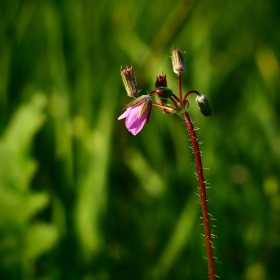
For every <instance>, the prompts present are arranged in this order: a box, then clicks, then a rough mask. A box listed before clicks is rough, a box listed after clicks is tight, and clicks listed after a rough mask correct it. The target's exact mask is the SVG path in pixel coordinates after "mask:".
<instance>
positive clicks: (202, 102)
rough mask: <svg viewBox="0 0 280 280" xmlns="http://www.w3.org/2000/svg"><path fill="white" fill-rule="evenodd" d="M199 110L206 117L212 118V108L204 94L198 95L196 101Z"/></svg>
mask: <svg viewBox="0 0 280 280" xmlns="http://www.w3.org/2000/svg"><path fill="white" fill-rule="evenodd" d="M195 101H196V103H197V106H198V109H199V110H200V112H201V113H202V114H203V115H204V116H205V117H210V116H211V111H212V110H211V106H210V103H209V101H208V99H207V97H206V96H205V95H204V94H201V95H198V96H197V97H196V99H195Z"/></svg>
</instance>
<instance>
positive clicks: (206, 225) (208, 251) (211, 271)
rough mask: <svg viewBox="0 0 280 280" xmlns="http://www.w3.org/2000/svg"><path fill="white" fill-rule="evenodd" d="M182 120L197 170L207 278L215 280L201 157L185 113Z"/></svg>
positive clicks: (192, 128) (190, 122)
mask: <svg viewBox="0 0 280 280" xmlns="http://www.w3.org/2000/svg"><path fill="white" fill-rule="evenodd" d="M184 119H185V122H186V125H187V128H188V131H189V134H190V137H191V141H192V146H193V152H194V157H195V164H196V170H197V177H198V182H199V195H200V202H201V211H202V218H203V227H204V237H205V245H206V254H207V261H208V276H209V279H210V280H215V269H214V257H213V248H212V241H211V229H210V221H209V214H208V207H207V197H206V188H205V180H204V175H203V168H202V162H201V155H200V150H199V145H198V141H197V137H196V133H195V130H194V127H193V124H192V121H191V119H190V117H189V114H188V113H187V112H185V113H184Z"/></svg>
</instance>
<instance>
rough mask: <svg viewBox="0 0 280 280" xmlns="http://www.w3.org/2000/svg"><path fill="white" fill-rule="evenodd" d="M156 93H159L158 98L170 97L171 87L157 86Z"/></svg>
mask: <svg viewBox="0 0 280 280" xmlns="http://www.w3.org/2000/svg"><path fill="white" fill-rule="evenodd" d="M156 93H157V94H158V95H159V97H160V98H164V99H165V98H170V97H171V96H172V94H173V91H172V89H171V88H168V87H158V88H156Z"/></svg>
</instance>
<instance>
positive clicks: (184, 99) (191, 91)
mask: <svg viewBox="0 0 280 280" xmlns="http://www.w3.org/2000/svg"><path fill="white" fill-rule="evenodd" d="M191 93H195V94H197V95H200V93H199V92H198V91H197V90H193V89H192V90H190V91H188V92H187V93H186V94H185V96H184V98H183V102H184V101H186V100H187V98H188V96H189V95H190V94H191Z"/></svg>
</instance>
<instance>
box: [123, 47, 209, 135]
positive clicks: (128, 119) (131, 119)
mask: <svg viewBox="0 0 280 280" xmlns="http://www.w3.org/2000/svg"><path fill="white" fill-rule="evenodd" d="M171 58H172V65H173V72H174V73H175V74H177V75H178V77H179V79H178V81H179V92H181V91H182V84H181V75H182V72H184V71H185V62H184V57H183V54H182V52H181V51H180V49H176V48H172V50H171ZM120 72H121V77H122V80H123V84H124V87H125V89H126V92H127V95H128V96H129V97H132V98H133V99H134V100H133V101H132V102H131V103H129V104H128V105H127V106H125V109H126V111H125V112H124V113H123V114H122V115H121V116H119V118H118V120H121V119H125V125H126V128H127V129H128V131H129V132H131V133H132V134H133V135H136V134H138V133H139V132H140V131H141V130H142V128H143V127H144V125H145V124H146V123H148V122H149V119H150V115H151V111H152V107H153V106H155V107H159V108H161V110H162V111H163V113H165V114H171V115H175V116H179V117H182V116H183V113H184V112H187V109H188V107H189V102H188V99H187V98H188V96H189V95H190V94H191V93H195V94H197V98H196V103H197V105H198V108H199V110H200V111H201V113H202V114H203V115H204V116H206V117H208V116H211V106H210V103H209V101H208V99H207V98H206V96H205V95H203V94H201V93H199V92H198V91H196V90H191V91H189V92H187V93H186V94H185V95H184V97H182V95H181V94H179V97H178V96H176V95H175V94H174V93H173V91H172V89H170V88H168V87H167V79H166V75H164V73H162V74H160V75H159V76H157V77H156V82H155V89H154V90H153V91H151V92H150V93H149V94H147V95H140V91H139V90H138V87H137V82H136V78H135V75H134V70H133V66H131V67H130V68H128V67H126V68H125V69H122V68H121V69H120ZM152 95H155V100H154V101H153V99H152V98H151V97H152ZM168 100H169V101H170V103H168Z"/></svg>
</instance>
